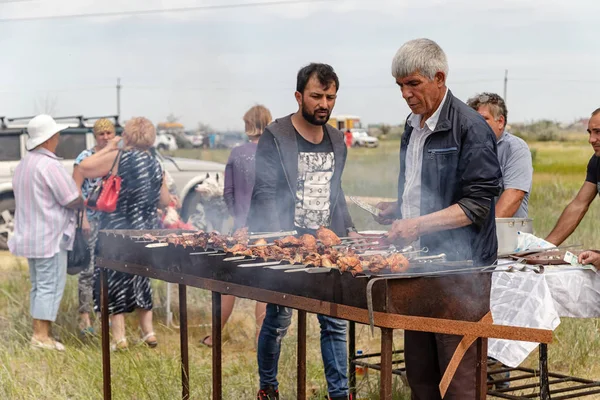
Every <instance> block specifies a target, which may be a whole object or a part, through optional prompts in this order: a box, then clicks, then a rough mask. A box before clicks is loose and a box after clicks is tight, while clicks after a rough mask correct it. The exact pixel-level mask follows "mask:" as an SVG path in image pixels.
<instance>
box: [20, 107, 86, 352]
mask: <svg viewBox="0 0 600 400" xmlns="http://www.w3.org/2000/svg"><path fill="white" fill-rule="evenodd" d="M67 127H68V126H67V125H62V124H57V123H56V122H55V121H54V119H53V118H52V117H50V116H49V115H38V116H37V117H35V118H33V119H32V120H31V121H30V122H29V124H28V125H27V133H28V135H29V139H28V140H27V144H26V148H27V150H28V151H29V152H28V153H27V155H26V156H25V157H23V159H22V160H21V162H20V163H19V165H18V166H17V168H16V169H15V174H14V176H13V191H14V194H15V203H16V207H15V208H16V209H15V231H14V235H13V236H12V237H11V238H10V239H9V241H8V247H9V249H10V251H11V252H12V253H13V254H14V255H16V256H20V257H25V258H27V261H28V263H29V273H30V280H31V293H30V312H31V316H32V318H33V336H32V338H31V346H32V347H33V348H35V349H47V350H59V351H63V350H64V349H65V348H64V346H63V345H62V344H61V343H59V342H57V341H55V340H54V339H53V338H52V337H51V335H50V327H51V325H52V322H54V321H55V320H56V315H57V313H58V307H59V306H60V301H61V299H62V295H63V291H64V288H65V282H66V276H67V275H66V274H67V251H68V250H71V249H72V247H73V239H74V237H75V213H74V211H73V210H74V209H77V208H81V207H82V206H83V200H82V198H81V195H80V193H79V189H78V188H77V186H76V185H75V181H74V180H73V178H72V177H71V175H70V174H69V173H68V172H67V171H66V170H65V168H64V167H63V166H62V164H61V163H60V161H59V160H60V159H59V158H58V157H57V156H56V154H55V151H56V147H57V146H58V141H59V136H60V131H62V130H64V129H66V128H67Z"/></svg>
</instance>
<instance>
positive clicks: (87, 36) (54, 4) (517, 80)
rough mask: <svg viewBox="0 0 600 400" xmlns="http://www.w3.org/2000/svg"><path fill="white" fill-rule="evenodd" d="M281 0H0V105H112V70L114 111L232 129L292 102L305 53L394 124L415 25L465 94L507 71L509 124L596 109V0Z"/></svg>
mask: <svg viewBox="0 0 600 400" xmlns="http://www.w3.org/2000/svg"><path fill="white" fill-rule="evenodd" d="M257 2H260V3H261V4H262V5H256V4H254V5H252V3H257ZM284 2H285V1H277V2H276V4H266V3H269V0H218V1H216V0H215V1H199V0H172V1H167V0H164V1H160V0H127V1H124V0H119V1H116V0H103V1H94V0H74V1H66V0H33V1H28V0H0V48H1V49H2V53H1V57H2V61H1V62H0V115H7V116H22V115H31V114H33V113H34V112H36V111H43V110H42V108H44V103H53V104H54V108H55V111H56V114H57V115H76V114H84V115H99V114H112V113H115V111H116V89H115V86H116V79H117V77H120V78H121V79H122V85H123V89H122V103H121V111H122V115H123V117H124V118H125V119H126V118H129V117H131V116H139V115H143V116H147V117H149V118H150V119H152V120H153V121H154V122H159V121H162V120H164V119H165V117H166V116H167V115H168V114H170V113H173V114H175V115H177V116H180V117H181V121H182V122H183V123H184V124H185V125H186V126H187V127H190V128H194V127H196V124H197V123H198V122H199V121H202V122H204V123H208V124H210V125H212V126H214V127H216V128H218V129H241V128H243V123H242V120H241V118H242V115H243V114H244V112H245V111H246V109H247V108H249V107H250V106H252V105H253V104H255V103H262V104H264V105H266V106H267V107H269V108H270V109H271V111H272V114H273V116H274V117H278V116H283V115H286V114H288V113H291V112H293V111H295V110H296V103H295V100H294V90H295V79H296V73H297V71H298V69H299V68H300V67H302V66H303V65H305V64H307V63H309V62H312V61H316V62H326V63H329V64H331V65H332V66H333V67H334V68H335V70H336V71H337V73H338V76H339V78H340V91H339V93H338V95H339V97H338V101H337V104H336V107H335V110H334V114H335V113H338V114H355V115H359V116H361V117H362V119H363V121H365V122H366V123H379V122H386V123H392V124H399V123H402V122H403V121H404V120H405V118H406V116H407V114H408V112H409V110H408V107H407V106H406V104H405V102H404V100H403V99H402V97H401V95H400V92H399V89H398V88H397V86H396V85H395V82H394V79H393V78H392V76H391V73H390V65H391V60H392V57H393V55H394V53H395V52H396V50H397V49H398V48H399V47H400V46H401V45H402V43H404V42H405V41H407V40H410V39H414V38H418V37H427V38H430V39H433V40H435V41H437V42H438V43H439V44H440V45H441V46H442V48H443V49H444V50H445V51H446V53H447V55H448V59H449V64H450V74H449V77H448V86H449V87H450V89H451V90H452V91H453V93H454V94H455V95H456V96H458V97H459V98H461V99H462V100H466V99H467V98H468V97H470V96H471V95H473V94H475V93H477V92H481V91H495V92H498V93H500V94H502V90H503V79H504V70H505V69H508V71H509V72H508V76H509V82H508V96H507V100H508V109H509V115H508V119H509V122H511V121H512V122H516V121H528V120H534V119H541V118H546V119H553V120H558V121H565V122H570V121H573V120H575V119H576V118H579V117H585V116H588V115H589V114H590V113H591V111H593V110H594V109H595V108H598V107H600V74H599V72H600V50H599V49H600V46H599V44H598V41H599V40H600V23H599V20H598V15H600V1H598V0H572V1H565V0H560V1H559V0H544V1H541V0H514V1H507V0H496V1H481V0H479V1H476V0H473V1H471V0H454V1H442V0H419V1H404V0H396V1H385V0H362V1H359V0H347V1H344V0H338V1H335V0H332V1H320V2H319V1H310V0H306V1H304V2H297V1H296V2H292V3H294V4H282V3H284ZM224 5H236V7H231V8H223V7H222V6H224ZM239 5H245V6H244V7H239ZM214 6H218V7H214ZM194 7H196V9H194ZM200 7H205V8H203V9H201V8H200ZM211 7H212V8H211ZM184 8H185V10H183V11H171V12H162V13H144V14H136V13H134V12H135V11H141V10H146V11H147V10H161V9H170V10H173V9H184ZM130 12H131V13H130ZM116 13H124V14H121V15H116ZM85 14H88V16H86V17H73V15H85ZM89 14H94V15H96V16H89ZM57 16H70V17H64V18H55V17H57ZM46 17H51V18H46Z"/></svg>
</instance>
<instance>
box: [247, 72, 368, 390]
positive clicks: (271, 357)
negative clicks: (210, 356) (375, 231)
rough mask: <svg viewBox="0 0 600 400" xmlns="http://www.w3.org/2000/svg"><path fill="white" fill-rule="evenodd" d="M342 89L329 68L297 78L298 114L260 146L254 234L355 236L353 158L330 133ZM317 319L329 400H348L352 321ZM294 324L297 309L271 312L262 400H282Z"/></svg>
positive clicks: (263, 346) (262, 350)
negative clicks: (349, 165) (346, 185)
mask: <svg viewBox="0 0 600 400" xmlns="http://www.w3.org/2000/svg"><path fill="white" fill-rule="evenodd" d="M338 89H339V80H338V77H337V75H336V74H335V72H334V70H333V68H332V67H331V66H329V65H326V64H310V65H308V66H306V67H304V68H302V69H301V70H300V71H299V72H298V78H297V84H296V93H295V97H296V101H297V102H298V111H297V112H296V113H295V114H292V115H289V116H287V117H284V118H280V119H277V120H275V121H274V122H273V123H272V124H270V125H269V126H268V127H267V128H266V129H265V131H264V133H263V135H262V136H261V138H260V140H259V142H258V147H257V149H256V179H255V184H254V190H253V193H252V201H251V205H250V213H249V216H248V226H249V228H250V230H251V231H253V232H275V231H281V230H283V231H289V230H294V229H295V230H297V231H298V232H299V233H312V234H314V233H315V231H316V230H317V229H318V228H319V227H320V226H325V227H328V228H329V229H331V230H333V231H334V232H335V233H336V234H338V235H339V236H347V235H350V236H352V235H356V232H355V229H354V227H353V224H352V219H351V218H350V214H349V213H348V207H347V205H346V200H345V196H344V192H343V190H342V183H341V182H342V181H341V178H342V172H343V170H344V165H345V163H346V155H347V148H346V145H345V143H344V134H343V133H342V132H340V131H339V130H337V129H335V128H333V127H331V126H330V125H327V121H328V120H329V116H330V115H331V111H332V110H333V107H334V105H335V100H336V96H337V91H338ZM317 317H318V319H319V323H320V326H321V354H322V356H323V364H324V367H325V377H326V379H327V387H328V392H329V396H330V399H345V400H347V399H348V377H347V370H348V351H347V346H346V321H341V320H338V319H335V318H331V317H327V316H324V315H318V316H317ZM291 320H292V309H290V308H287V307H282V306H278V305H276V304H268V305H267V313H266V316H265V319H264V322H263V325H262V329H261V331H260V335H259V339H258V372H259V375H260V390H259V392H258V395H257V399H259V400H275V399H279V391H278V382H277V367H278V361H279V354H280V352H281V340H282V338H283V337H284V336H285V334H286V332H287V329H288V327H289V326H290V323H291Z"/></svg>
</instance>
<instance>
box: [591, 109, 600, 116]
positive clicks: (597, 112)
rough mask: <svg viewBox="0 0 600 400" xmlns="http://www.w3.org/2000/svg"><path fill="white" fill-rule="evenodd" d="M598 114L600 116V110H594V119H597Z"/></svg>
mask: <svg viewBox="0 0 600 400" xmlns="http://www.w3.org/2000/svg"><path fill="white" fill-rule="evenodd" d="M598 114H600V108H597V109H595V110H594V112H593V113H592V117H595V116H596V115H598Z"/></svg>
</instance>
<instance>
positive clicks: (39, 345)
mask: <svg viewBox="0 0 600 400" xmlns="http://www.w3.org/2000/svg"><path fill="white" fill-rule="evenodd" d="M31 348H32V349H34V350H56V351H65V346H64V345H63V344H62V343H61V342H57V341H55V340H53V341H52V342H50V343H43V342H40V341H39V340H37V339H34V338H31Z"/></svg>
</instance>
